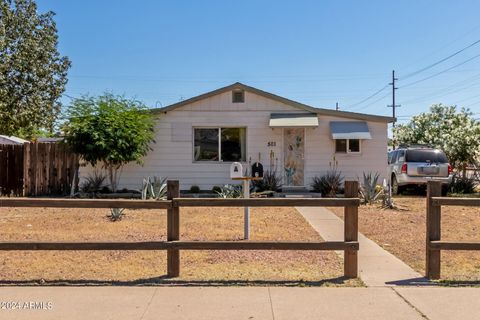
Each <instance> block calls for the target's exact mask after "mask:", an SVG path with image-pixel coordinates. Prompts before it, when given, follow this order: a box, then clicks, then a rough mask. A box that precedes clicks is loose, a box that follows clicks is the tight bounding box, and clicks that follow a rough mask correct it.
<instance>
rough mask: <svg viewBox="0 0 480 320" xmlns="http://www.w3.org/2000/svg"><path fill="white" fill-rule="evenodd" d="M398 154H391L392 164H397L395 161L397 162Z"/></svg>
mask: <svg viewBox="0 0 480 320" xmlns="http://www.w3.org/2000/svg"><path fill="white" fill-rule="evenodd" d="M397 153H398V151H396V150H395V151H392V152H391V154H392V157H391V158H390V163H395V161H397Z"/></svg>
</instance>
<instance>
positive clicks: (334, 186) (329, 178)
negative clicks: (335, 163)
mask: <svg viewBox="0 0 480 320" xmlns="http://www.w3.org/2000/svg"><path fill="white" fill-rule="evenodd" d="M342 183H343V176H342V173H341V172H340V171H338V170H336V169H334V170H329V171H328V172H327V173H326V174H325V175H323V176H320V177H319V176H315V177H313V181H312V184H311V186H312V188H313V191H315V192H319V193H321V194H322V196H324V197H335V196H336V195H337V193H339V191H340V190H341V186H342Z"/></svg>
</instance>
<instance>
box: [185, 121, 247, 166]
mask: <svg viewBox="0 0 480 320" xmlns="http://www.w3.org/2000/svg"><path fill="white" fill-rule="evenodd" d="M193 132H194V133H193V135H194V143H193V159H194V161H219V162H220V161H227V162H234V161H246V140H247V137H246V129H245V128H194V129H193Z"/></svg>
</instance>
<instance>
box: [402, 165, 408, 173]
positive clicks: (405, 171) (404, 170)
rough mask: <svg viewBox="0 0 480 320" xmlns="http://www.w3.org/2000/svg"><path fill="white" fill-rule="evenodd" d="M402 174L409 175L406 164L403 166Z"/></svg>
mask: <svg viewBox="0 0 480 320" xmlns="http://www.w3.org/2000/svg"><path fill="white" fill-rule="evenodd" d="M401 172H402V173H407V164H406V163H404V164H402V170H401Z"/></svg>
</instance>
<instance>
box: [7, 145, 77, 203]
mask: <svg viewBox="0 0 480 320" xmlns="http://www.w3.org/2000/svg"><path fill="white" fill-rule="evenodd" d="M77 168H78V156H77V155H75V154H74V153H72V152H70V151H69V150H68V149H67V147H66V146H65V145H64V144H61V143H25V144H23V145H6V144H5V145H0V195H4V196H43V195H62V194H68V193H69V192H70V189H71V187H72V185H74V186H75V184H76V181H75V180H76V177H75V172H76V170H77Z"/></svg>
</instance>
